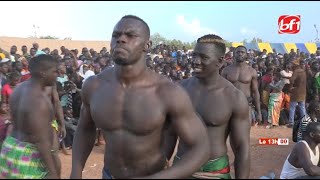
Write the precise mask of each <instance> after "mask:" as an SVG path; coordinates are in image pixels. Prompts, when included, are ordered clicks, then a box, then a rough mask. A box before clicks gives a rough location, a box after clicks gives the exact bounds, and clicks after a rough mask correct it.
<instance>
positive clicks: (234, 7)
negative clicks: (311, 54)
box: [0, 1, 320, 43]
mask: <svg viewBox="0 0 320 180" xmlns="http://www.w3.org/2000/svg"><path fill="white" fill-rule="evenodd" d="M319 8H320V2H311V1H310V2H306V1H304V2H295V1H294V2H293V1H283V2H276V1H274V2H249V1H247V2H246V1H243V2H231V1H230V2H208V1H202V2H200V1H197V2H165V1H163V2H157V1H154V2H138V1H137V2H117V1H115V2H1V11H0V12H1V14H2V28H0V36H14V37H29V36H32V35H34V28H33V25H36V27H39V28H37V35H38V36H40V35H52V36H56V37H59V38H61V39H64V38H66V37H71V38H72V39H73V40H110V38H111V33H112V30H113V27H114V25H115V24H116V23H117V21H118V20H119V19H120V18H121V17H122V16H124V15H127V14H133V15H137V16H139V17H141V18H142V19H144V20H145V21H146V22H147V23H148V24H149V26H150V29H151V34H153V33H156V32H158V33H160V34H161V35H162V36H165V37H167V38H168V39H173V38H175V39H179V40H182V41H194V40H196V39H197V38H199V37H200V36H202V35H205V34H207V33H216V34H218V35H220V36H221V37H222V38H224V39H226V40H229V41H233V42H238V41H242V40H244V39H250V40H251V39H252V38H253V37H259V38H262V39H263V40H265V41H268V42H279V43H283V42H295V43H298V42H311V41H314V40H315V38H316V31H315V28H314V24H316V25H317V27H318V28H319V30H320V18H319V16H320V11H319ZM286 14H288V15H301V31H300V32H299V33H298V34H294V35H292V34H278V30H277V29H278V25H277V22H278V17H279V16H281V15H286Z"/></svg>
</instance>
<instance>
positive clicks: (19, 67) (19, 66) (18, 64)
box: [16, 62, 22, 72]
mask: <svg viewBox="0 0 320 180" xmlns="http://www.w3.org/2000/svg"><path fill="white" fill-rule="evenodd" d="M16 70H17V71H18V72H21V70H22V63H21V62H16Z"/></svg>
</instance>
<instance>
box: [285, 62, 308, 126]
mask: <svg viewBox="0 0 320 180" xmlns="http://www.w3.org/2000/svg"><path fill="white" fill-rule="evenodd" d="M290 91H291V96H290V101H291V102H290V112H289V125H288V127H292V126H293V123H294V116H295V112H296V106H297V105H298V106H299V110H300V116H301V117H303V116H304V115H305V113H306V108H305V101H306V95H307V75H306V71H305V62H304V61H303V60H301V61H300V63H299V66H298V67H297V69H296V70H294V72H293V75H292V77H291V79H290Z"/></svg>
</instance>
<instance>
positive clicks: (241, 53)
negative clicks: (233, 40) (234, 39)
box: [234, 47, 247, 63]
mask: <svg viewBox="0 0 320 180" xmlns="http://www.w3.org/2000/svg"><path fill="white" fill-rule="evenodd" d="M234 58H235V60H236V62H238V63H241V62H244V61H246V60H247V51H246V49H245V48H243V47H239V48H237V49H236V50H235V55H234Z"/></svg>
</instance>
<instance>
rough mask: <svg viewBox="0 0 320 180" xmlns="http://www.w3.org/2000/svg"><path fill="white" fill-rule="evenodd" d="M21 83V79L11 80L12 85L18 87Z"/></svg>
mask: <svg viewBox="0 0 320 180" xmlns="http://www.w3.org/2000/svg"><path fill="white" fill-rule="evenodd" d="M19 82H20V77H15V78H13V79H11V81H10V85H11V86H16V85H17V84H18V83H19Z"/></svg>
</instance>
